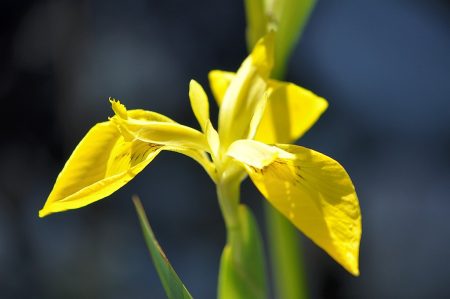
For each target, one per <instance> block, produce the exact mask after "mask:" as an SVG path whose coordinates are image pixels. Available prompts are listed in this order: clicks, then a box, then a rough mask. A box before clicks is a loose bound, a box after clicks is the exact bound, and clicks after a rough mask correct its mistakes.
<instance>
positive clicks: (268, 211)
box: [264, 202, 308, 299]
mask: <svg viewBox="0 0 450 299" xmlns="http://www.w3.org/2000/svg"><path fill="white" fill-rule="evenodd" d="M264 208H265V209H264V210H265V220H266V226H267V234H268V235H267V237H268V240H269V253H270V261H271V266H272V277H273V280H274V287H275V289H274V293H275V298H280V299H306V298H308V288H307V285H306V275H305V271H304V264H303V251H302V247H301V244H300V240H299V236H298V230H297V229H296V228H295V227H294V226H293V225H292V224H291V223H290V222H289V221H288V220H287V219H286V217H284V216H283V215H281V214H280V213H279V212H278V211H277V210H275V209H274V208H273V207H272V206H271V205H270V204H269V203H268V202H265V204H264Z"/></svg>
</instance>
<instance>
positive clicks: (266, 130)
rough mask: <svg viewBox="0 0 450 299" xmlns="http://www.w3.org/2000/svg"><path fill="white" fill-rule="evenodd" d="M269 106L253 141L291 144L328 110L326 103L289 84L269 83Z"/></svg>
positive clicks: (308, 92) (271, 81) (272, 81)
mask: <svg viewBox="0 0 450 299" xmlns="http://www.w3.org/2000/svg"><path fill="white" fill-rule="evenodd" d="M269 87H270V89H271V91H270V92H269V97H268V100H267V102H268V104H267V105H266V109H265V111H264V115H263V117H262V120H261V122H260V124H259V127H258V131H257V133H256V136H255V139H256V140H259V141H262V142H265V143H270V144H273V143H292V142H295V140H297V139H298V138H300V137H301V136H302V135H303V134H304V133H305V132H306V131H308V130H309V129H310V128H311V127H312V125H313V124H314V123H315V122H316V121H317V120H318V119H319V117H320V115H322V113H323V112H324V111H325V110H326V109H327V107H328V103H327V101H326V100H325V99H323V98H321V97H319V96H317V95H315V94H314V93H312V92H311V91H309V90H307V89H304V88H302V87H300V86H297V85H295V84H292V83H284V82H280V81H275V80H270V81H269Z"/></svg>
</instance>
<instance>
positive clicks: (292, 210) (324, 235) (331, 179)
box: [230, 141, 361, 275]
mask: <svg viewBox="0 0 450 299" xmlns="http://www.w3.org/2000/svg"><path fill="white" fill-rule="evenodd" d="M255 143H257V142H256V141H253V144H255ZM246 146H247V147H251V146H252V144H250V143H248V144H247V145H246ZM279 151H282V152H285V154H283V155H284V157H281V156H280V152H279ZM237 152H238V151H234V152H231V153H230V155H231V156H232V157H233V158H235V159H237V160H239V161H240V162H241V163H243V164H244V165H245V167H246V169H247V172H248V173H249V175H250V177H251V179H252V181H253V182H254V183H255V185H256V186H257V188H258V189H259V190H260V191H261V193H262V194H263V195H264V197H266V199H267V200H268V201H269V202H270V203H271V204H272V205H273V206H274V207H275V208H276V209H278V210H279V211H280V212H281V213H282V214H283V215H284V216H286V218H288V219H289V220H290V221H291V222H292V223H293V224H294V225H295V226H296V227H297V228H299V229H300V230H301V231H302V232H303V233H304V234H305V235H306V236H308V237H309V238H311V239H312V240H313V241H314V242H315V243H316V244H317V245H318V246H320V247H322V248H323V249H324V250H325V251H326V252H327V253H328V254H329V255H330V256H332V257H333V258H334V259H335V260H336V261H337V262H339V263H340V264H341V265H342V266H343V267H344V268H345V269H347V270H348V271H349V272H350V273H352V274H353V275H358V274H359V270H358V254H359V242H360V238H361V214H360V209H359V203H358V198H357V196H356V192H355V188H354V186H353V183H352V181H351V180H350V177H349V176H348V174H347V172H346V171H345V170H344V168H343V167H342V166H341V165H340V164H339V163H338V162H336V161H334V160H333V159H331V158H329V157H327V156H325V155H323V154H320V153H318V152H315V151H313V150H310V149H307V148H304V147H301V146H295V145H279V148H278V150H277V149H275V147H270V146H267V145H262V143H261V144H260V145H257V146H255V149H254V150H253V152H251V151H250V150H249V149H246V150H244V151H243V153H238V154H237ZM277 152H278V154H277V155H278V157H277V158H274V159H273V155H274V153H277ZM289 155H291V157H289ZM267 157H270V159H268V158H267ZM258 159H260V160H261V162H258V161H257V160H258ZM271 159H273V161H271V162H270V160H271Z"/></svg>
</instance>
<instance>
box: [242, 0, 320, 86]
mask: <svg viewBox="0 0 450 299" xmlns="http://www.w3.org/2000/svg"><path fill="white" fill-rule="evenodd" d="M315 3H316V0H245V11H246V18H247V32H246V35H247V47H248V49H249V51H250V50H251V49H253V46H254V45H255V43H256V42H257V41H258V39H260V38H261V37H262V36H264V35H265V34H266V33H267V32H269V31H270V30H275V31H276V41H275V66H274V69H273V70H272V78H277V79H281V78H282V77H283V76H284V73H285V71H286V64H287V62H288V60H289V57H290V56H291V53H292V50H293V49H294V47H295V45H296V43H297V40H298V39H299V37H300V35H301V33H302V32H303V29H304V27H305V25H306V23H307V21H308V18H309V15H310V14H311V11H312V9H313V8H314V4H315Z"/></svg>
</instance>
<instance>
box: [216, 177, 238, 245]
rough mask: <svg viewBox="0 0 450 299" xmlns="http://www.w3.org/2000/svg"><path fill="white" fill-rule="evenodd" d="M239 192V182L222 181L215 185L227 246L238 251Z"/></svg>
mask: <svg viewBox="0 0 450 299" xmlns="http://www.w3.org/2000/svg"><path fill="white" fill-rule="evenodd" d="M239 192H240V182H239V181H234V180H231V181H230V180H227V181H222V182H220V183H219V184H217V198H218V200H219V205H220V209H221V210H222V215H223V217H224V220H225V227H226V229H227V244H230V245H231V246H232V247H233V248H235V250H239V248H240V246H241V245H240V244H239V239H240V238H239V236H238V235H239V231H240V223H239V215H238V213H239V210H238V208H239Z"/></svg>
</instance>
